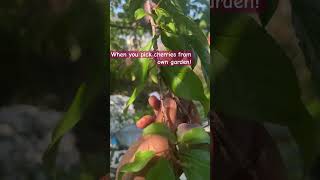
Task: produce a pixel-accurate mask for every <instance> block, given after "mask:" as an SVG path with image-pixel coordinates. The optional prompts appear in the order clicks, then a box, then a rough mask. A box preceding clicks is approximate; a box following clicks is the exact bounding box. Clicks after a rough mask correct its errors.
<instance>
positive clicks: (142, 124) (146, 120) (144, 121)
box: [136, 115, 155, 129]
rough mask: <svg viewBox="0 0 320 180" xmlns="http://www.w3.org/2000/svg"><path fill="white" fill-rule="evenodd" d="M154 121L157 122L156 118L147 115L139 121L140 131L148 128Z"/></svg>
mask: <svg viewBox="0 0 320 180" xmlns="http://www.w3.org/2000/svg"><path fill="white" fill-rule="evenodd" d="M154 121H155V117H154V116H150V115H146V116H143V117H142V118H141V119H140V120H138V121H137V123H136V126H137V127H138V128H140V129H143V128H145V127H147V126H148V125H149V124H151V123H153V122H154Z"/></svg>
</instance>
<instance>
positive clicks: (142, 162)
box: [118, 151, 155, 179]
mask: <svg viewBox="0 0 320 180" xmlns="http://www.w3.org/2000/svg"><path fill="white" fill-rule="evenodd" d="M154 156H155V153H154V152H153V151H139V152H137V153H136V154H135V157H134V160H133V162H131V163H127V164H125V165H124V166H122V167H121V169H120V174H119V178H118V179H122V176H123V175H124V174H125V173H129V172H130V173H135V172H139V171H141V170H142V169H143V168H144V167H145V166H146V165H147V164H148V163H149V162H150V160H151V159H152V158H153V157H154Z"/></svg>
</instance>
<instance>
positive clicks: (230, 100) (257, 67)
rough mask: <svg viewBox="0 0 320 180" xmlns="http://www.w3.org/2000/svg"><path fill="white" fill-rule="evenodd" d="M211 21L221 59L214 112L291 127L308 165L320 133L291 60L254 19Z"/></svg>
mask: <svg viewBox="0 0 320 180" xmlns="http://www.w3.org/2000/svg"><path fill="white" fill-rule="evenodd" d="M211 19H212V20H213V22H214V24H213V25H214V26H215V28H214V29H213V32H214V33H213V37H214V39H215V44H214V48H215V49H216V51H218V52H219V53H221V55H222V56H221V55H217V56H215V55H214V56H215V57H216V59H214V60H213V65H212V66H211V67H212V68H213V70H212V73H213V78H212V79H211V80H213V82H212V84H214V86H215V108H216V111H217V112H222V113H224V114H226V115H228V116H231V117H236V118H239V119H251V120H257V121H262V122H272V123H276V124H280V125H284V126H288V127H289V129H290V131H291V133H292V135H293V136H294V138H295V139H296V141H297V143H298V144H299V146H300V149H301V152H302V154H303V156H304V160H305V163H306V165H308V164H309V165H310V163H311V162H312V161H313V160H314V158H315V156H316V155H317V154H318V153H319V148H320V146H319V142H320V141H319V137H320V136H319V130H318V127H317V122H316V121H314V120H313V119H312V117H311V116H310V114H309V113H308V112H307V110H306V108H305V106H304V104H303V103H302V101H301V97H300V96H301V92H300V89H299V85H298V80H297V77H296V72H295V69H294V67H293V65H292V62H291V60H290V59H289V58H288V57H287V56H286V54H285V53H284V52H283V50H282V49H281V47H280V46H279V45H278V44H277V43H276V42H275V41H274V40H273V39H272V37H271V36H270V35H269V34H268V33H266V31H265V30H264V29H263V28H262V27H260V26H259V25H258V24H257V23H256V22H255V20H253V19H252V18H251V17H249V16H244V15H243V16H242V15H237V16H232V15H226V14H224V15H221V16H220V15H215V16H212V17H211ZM212 52H213V53H215V51H212ZM221 62H223V63H222V64H221ZM219 63H220V65H219ZM219 67H220V68H221V69H217V68H219ZM306 137H308V138H306Z"/></svg>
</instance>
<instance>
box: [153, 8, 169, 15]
mask: <svg viewBox="0 0 320 180" xmlns="http://www.w3.org/2000/svg"><path fill="white" fill-rule="evenodd" d="M155 13H156V15H157V16H163V17H170V15H169V13H168V12H167V11H166V10H165V9H163V8H159V7H158V8H156V9H155Z"/></svg>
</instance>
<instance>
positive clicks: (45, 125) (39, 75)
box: [0, 0, 108, 180]
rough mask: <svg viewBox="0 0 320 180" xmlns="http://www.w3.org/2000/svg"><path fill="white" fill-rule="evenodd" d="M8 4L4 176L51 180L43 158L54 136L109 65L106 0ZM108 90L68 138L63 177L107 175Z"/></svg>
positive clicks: (9, 0)
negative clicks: (82, 90) (84, 88)
mask: <svg viewBox="0 0 320 180" xmlns="http://www.w3.org/2000/svg"><path fill="white" fill-rule="evenodd" d="M0 4H1V5H0V59H1V65H0V82H1V88H0V179H3V180H46V179H49V177H48V175H47V173H46V171H45V169H44V166H43V165H42V154H43V153H44V151H45V150H46V148H47V146H48V144H49V142H50V139H51V132H52V130H53V129H54V127H55V126H56V124H57V122H58V121H60V120H61V118H62V116H63V114H64V112H65V111H66V110H67V108H68V107H69V105H70V104H71V102H72V100H73V98H74V96H75V93H76V91H77V89H78V88H79V86H80V84H81V83H82V82H84V81H86V80H87V79H88V77H89V76H90V74H91V73H92V72H94V71H95V69H96V67H97V66H99V65H100V64H101V62H102V61H103V60H105V54H106V47H107V46H106V45H105V43H106V42H105V28H104V25H105V17H104V15H105V4H106V2H105V1H101V0H45V1H39V0H28V1H27V0H2V1H1V2H0ZM106 71H107V70H106ZM102 91H103V92H102ZM105 93H106V89H104V90H101V94H100V95H99V97H98V98H96V99H95V102H94V103H92V104H91V105H90V106H89V109H88V111H87V112H86V113H85V114H84V117H83V119H82V120H81V122H80V123H79V124H77V126H76V127H75V128H74V130H73V131H72V132H70V133H68V134H67V135H66V136H65V137H64V138H63V139H62V142H61V145H60V148H59V153H58V157H57V179H62V180H63V179H68V180H70V179H77V180H78V179H84V180H85V179H88V180H90V179H98V177H100V176H102V175H104V174H105V173H106V172H107V158H106V156H107V153H106V152H107V150H108V146H107V145H106V144H107V143H106V141H107V140H106V139H107V138H106V125H105V124H106V123H105V122H106V121H107V119H108V111H107V110H106V109H107V107H106V104H107V103H106V102H105V95H104V94H105Z"/></svg>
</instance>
